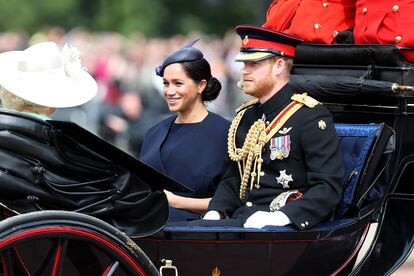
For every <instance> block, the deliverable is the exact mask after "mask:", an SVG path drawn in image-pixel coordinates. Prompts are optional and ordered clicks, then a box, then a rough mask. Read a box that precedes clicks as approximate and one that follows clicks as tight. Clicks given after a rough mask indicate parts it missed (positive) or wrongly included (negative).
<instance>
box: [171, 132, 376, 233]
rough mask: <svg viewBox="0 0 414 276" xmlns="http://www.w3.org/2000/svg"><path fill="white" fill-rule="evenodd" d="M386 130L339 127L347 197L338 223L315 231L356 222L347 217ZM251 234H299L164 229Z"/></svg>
mask: <svg viewBox="0 0 414 276" xmlns="http://www.w3.org/2000/svg"><path fill="white" fill-rule="evenodd" d="M383 127H384V124H335V128H336V131H337V134H338V137H339V141H340V148H341V151H342V158H343V161H344V167H345V174H344V178H343V183H344V192H343V197H342V200H341V202H340V204H339V205H338V208H337V210H336V212H335V213H336V215H335V220H333V221H327V222H323V223H321V224H319V225H316V226H315V227H314V228H313V230H318V229H319V230H321V229H324V230H329V229H334V228H338V227H343V226H346V225H349V224H351V223H352V221H353V220H352V219H349V218H343V216H344V214H345V213H346V212H347V211H348V209H349V207H350V206H351V204H352V203H353V197H354V193H355V190H356V189H357V186H358V184H359V183H360V181H361V179H362V178H363V176H364V171H365V168H366V166H367V165H368V164H367V163H368V161H369V160H370V155H371V152H372V149H373V147H374V145H375V142H376V140H377V138H378V136H379V134H380V133H381V131H382V129H383ZM249 231H254V232H266V231H274V232H293V231H297V230H296V229H295V228H294V227H292V226H284V227H279V226H277V227H275V226H266V227H264V228H263V229H246V228H238V227H202V226H169V225H168V224H167V226H166V227H164V233H165V234H168V233H172V232H175V233H177V234H178V232H179V233H180V234H179V236H181V235H182V234H183V235H188V234H190V233H191V232H197V233H202V232H205V233H206V232H210V233H211V232H220V233H230V232H232V233H234V232H249ZM190 235H191V234H190Z"/></svg>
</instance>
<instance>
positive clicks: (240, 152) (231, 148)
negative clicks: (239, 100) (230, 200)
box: [227, 94, 314, 200]
mask: <svg viewBox="0 0 414 276" xmlns="http://www.w3.org/2000/svg"><path fill="white" fill-rule="evenodd" d="M297 95H299V94H295V95H293V96H292V100H293V101H292V102H291V103H290V104H289V105H288V106H287V107H285V108H284V109H283V110H282V111H281V112H280V113H279V114H278V115H277V116H276V118H275V119H274V120H273V121H272V122H271V123H270V124H269V126H268V127H267V128H266V125H265V123H264V121H263V120H262V119H259V120H257V121H256V122H254V124H253V125H252V126H251V127H250V128H249V131H248V132H247V135H246V138H245V140H244V143H243V146H242V148H237V147H236V133H237V129H238V127H239V124H240V122H241V119H242V118H243V115H244V113H245V111H246V108H247V107H249V106H251V105H253V104H255V103H257V101H256V102H254V103H252V102H249V103H246V104H244V105H242V106H241V107H240V108H239V109H237V110H236V111H239V112H238V113H237V115H236V117H235V118H234V119H233V121H232V123H231V125H230V129H229V133H228V138H227V150H228V153H229V157H230V159H231V160H233V161H235V162H237V164H238V167H239V173H240V178H241V185H240V199H241V200H245V198H246V191H247V184H248V182H249V179H250V190H252V189H253V187H255V188H256V189H259V188H260V176H261V174H262V172H261V168H262V163H263V158H262V149H263V147H264V146H265V145H266V143H267V142H269V140H270V139H271V138H272V137H273V136H274V135H275V134H276V132H277V131H279V129H280V128H281V127H282V126H283V125H284V124H285V123H286V121H287V120H288V119H289V118H290V116H292V115H293V114H294V113H295V112H296V111H297V110H299V109H300V108H301V107H302V106H303V105H304V104H305V105H307V106H309V105H308V104H306V103H307V102H308V101H309V99H308V98H310V97H308V96H306V95H304V94H302V95H300V96H302V97H299V96H297ZM305 96H306V97H308V98H306V103H304V101H303V99H304V97H305ZM312 104H313V102H312ZM313 106H314V105H313ZM313 106H312V107H313ZM252 166H253V168H254V169H253V171H252ZM256 177H257V178H256ZM255 180H256V184H254V182H255Z"/></svg>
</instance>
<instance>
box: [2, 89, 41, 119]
mask: <svg viewBox="0 0 414 276" xmlns="http://www.w3.org/2000/svg"><path fill="white" fill-rule="evenodd" d="M0 99H1V103H2V106H3V107H4V108H7V109H11V110H16V111H30V112H33V113H38V114H45V113H46V112H47V111H48V109H49V107H46V106H42V105H38V104H35V103H32V102H30V101H28V100H25V99H23V98H20V97H18V96H16V95H14V94H13V93H11V92H10V91H8V90H7V89H6V88H4V87H0Z"/></svg>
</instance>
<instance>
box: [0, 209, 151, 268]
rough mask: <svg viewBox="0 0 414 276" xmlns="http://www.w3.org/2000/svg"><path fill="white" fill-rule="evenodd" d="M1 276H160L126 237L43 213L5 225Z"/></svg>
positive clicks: (82, 218)
mask: <svg viewBox="0 0 414 276" xmlns="http://www.w3.org/2000/svg"><path fill="white" fill-rule="evenodd" d="M0 275H5V276H17V275H18V276H20V275H51V276H57V275H59V276H64V275H71V276H72V275H74V276H76V275H91V276H94V275H105V276H109V275H114V276H117V275H158V272H157V270H156V268H155V267H154V265H153V264H152V263H151V261H150V260H149V259H148V257H147V256H146V255H145V253H144V252H143V251H141V249H140V248H139V247H138V246H137V245H136V244H135V243H134V242H133V241H132V240H131V239H130V238H129V237H128V236H126V235H125V234H123V233H122V232H120V231H118V230H117V229H116V228H114V227H112V226H111V225H109V224H107V223H105V222H103V221H101V220H99V219H96V218H94V217H91V216H88V215H85V214H79V213H74V212H65V211H40V212H33V213H28V214H24V215H18V216H15V217H11V218H8V219H6V220H3V221H0Z"/></svg>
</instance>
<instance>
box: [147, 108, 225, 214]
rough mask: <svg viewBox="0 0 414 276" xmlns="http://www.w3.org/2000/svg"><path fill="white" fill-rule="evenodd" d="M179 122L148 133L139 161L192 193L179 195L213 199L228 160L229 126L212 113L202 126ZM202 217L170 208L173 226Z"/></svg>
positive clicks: (170, 121) (169, 122)
mask: <svg viewBox="0 0 414 276" xmlns="http://www.w3.org/2000/svg"><path fill="white" fill-rule="evenodd" d="M176 118H177V115H174V116H171V117H168V118H167V119H165V120H163V121H161V122H160V123H158V124H157V125H155V126H153V127H152V128H151V129H150V130H148V132H147V134H146V135H145V139H144V143H143V145H142V150H141V155H140V159H141V160H142V161H143V162H145V163H147V164H148V165H150V166H152V167H154V168H155V169H157V170H159V171H161V172H163V173H165V174H167V175H168V176H170V177H172V178H174V179H175V180H177V181H179V182H181V183H182V184H184V185H186V186H188V187H190V188H192V189H193V192H188V193H176V194H177V195H181V196H186V197H194V198H208V197H212V196H213V195H214V192H215V190H216V188H217V185H218V183H219V182H220V179H221V175H222V171H223V169H224V166H225V162H226V159H227V133H228V129H229V127H230V122H229V121H228V120H226V119H224V118H223V117H221V116H219V115H217V114H215V113H212V112H209V113H208V115H207V117H206V118H205V119H204V120H203V121H202V122H200V123H193V124H175V123H174V121H175V119H176ZM199 217H200V214H198V213H194V212H190V211H187V210H182V209H176V208H170V218H169V221H170V222H171V221H186V220H193V219H199Z"/></svg>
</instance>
